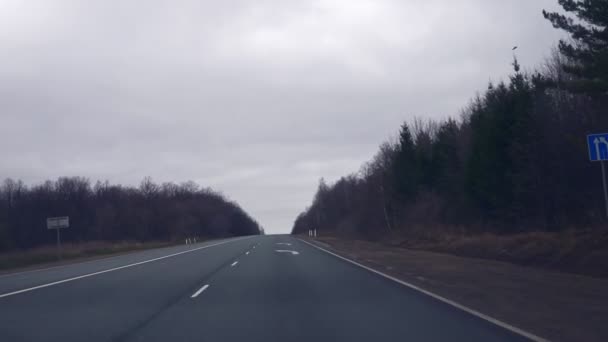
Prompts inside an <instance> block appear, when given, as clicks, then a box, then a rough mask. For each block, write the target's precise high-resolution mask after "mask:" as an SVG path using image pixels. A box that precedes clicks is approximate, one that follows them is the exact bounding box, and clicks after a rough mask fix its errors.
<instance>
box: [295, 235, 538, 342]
mask: <svg viewBox="0 0 608 342" xmlns="http://www.w3.org/2000/svg"><path fill="white" fill-rule="evenodd" d="M297 239H298V240H300V241H302V242H304V243H305V244H307V245H309V246H312V247H314V248H317V249H319V250H321V251H323V252H325V253H328V254H331V255H333V256H335V257H336V258H340V259H342V260H344V261H347V262H349V263H351V264H353V265H356V266H359V267H361V268H364V269H366V270H368V271H370V272H372V273H375V274H377V275H380V276H382V277H384V278H387V279H390V280H392V281H394V282H397V283H399V284H401V285H404V286H407V287H409V288H410V289H413V290H416V291H418V292H421V293H423V294H425V295H427V296H430V297H433V298H435V299H437V300H439V301H441V302H444V303H446V304H448V305H451V306H453V307H456V308H458V309H460V310H462V311H465V312H467V313H469V314H471V315H473V316H477V317H479V318H481V319H483V320H485V321H488V322H490V323H493V324H495V325H497V326H499V327H501V328H504V329H507V330H509V331H511V332H513V333H516V334H518V335H521V336H523V337H526V338H528V339H530V340H532V341H535V342H549V340H547V339H545V338H542V337H540V336H536V335H534V334H532V333H529V332H527V331H524V330H522V329H519V328H517V327H514V326H512V325H510V324H508V323H505V322H502V321H499V320H497V319H496V318H493V317H490V316H488V315H485V314H482V313H481V312H479V311H476V310H474V309H471V308H469V307H466V306H464V305H462V304H459V303H456V302H455V301H453V300H450V299H447V298H445V297H442V296H440V295H437V294H434V293H432V292H430V291H427V290H425V289H422V288H420V287H418V286H416V285H412V284H410V283H407V282H405V281H403V280H401V279H398V278H395V277H393V276H390V275H388V274H386V273H382V272H380V271H377V270H375V269H373V268H371V267H368V266H365V265H362V264H360V263H358V262H356V261H354V260H351V259H348V258H346V257H343V256H341V255H338V254H336V253H334V252H331V251H328V250H326V249H325V248H321V247H319V246H316V245H314V244H312V243H310V242H308V241H304V240H302V239H300V238H297Z"/></svg>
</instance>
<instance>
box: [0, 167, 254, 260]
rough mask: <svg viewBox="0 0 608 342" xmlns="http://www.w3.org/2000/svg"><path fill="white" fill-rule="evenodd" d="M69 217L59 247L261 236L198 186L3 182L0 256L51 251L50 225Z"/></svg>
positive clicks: (230, 205) (235, 209)
mask: <svg viewBox="0 0 608 342" xmlns="http://www.w3.org/2000/svg"><path fill="white" fill-rule="evenodd" d="M54 216H69V217H70V228H67V229H63V230H62V232H61V233H62V240H64V241H66V242H80V241H93V240H105V241H118V240H133V241H142V242H143V241H171V240H177V239H180V240H181V239H183V238H184V237H194V236H198V237H199V238H218V237H229V236H237V235H252V234H260V232H261V228H260V227H259V225H258V224H257V222H255V221H254V220H253V219H252V218H251V217H250V216H249V215H248V214H247V213H245V212H244V211H243V209H241V208H240V207H239V206H238V205H237V204H236V203H234V202H231V201H229V200H227V199H226V198H225V197H224V196H222V195H221V194H220V193H217V192H214V191H213V190H211V189H208V188H200V187H199V186H198V185H197V184H196V183H194V182H185V183H182V184H179V185H178V184H174V183H163V184H160V185H159V184H156V183H154V182H153V181H152V180H151V179H150V178H145V179H144V180H143V181H142V182H141V184H140V185H139V187H127V186H121V185H113V184H110V183H109V182H107V181H105V182H100V181H98V182H96V183H95V184H94V185H92V184H91V182H90V181H89V180H88V179H86V178H81V177H64V178H59V179H57V180H56V181H46V182H44V183H42V184H38V185H33V186H29V187H28V186H26V185H25V184H24V183H23V182H22V181H14V180H12V179H6V180H5V181H4V182H3V183H2V184H1V186H0V251H4V250H13V249H25V248H30V247H35V246H41V245H47V244H53V243H54V241H55V232H54V231H49V230H47V227H46V218H47V217H54Z"/></svg>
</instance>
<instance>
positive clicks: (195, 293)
mask: <svg viewBox="0 0 608 342" xmlns="http://www.w3.org/2000/svg"><path fill="white" fill-rule="evenodd" d="M208 287H209V285H208V284H207V285H204V286H203V287H201V288H200V289H199V290H198V291H196V292H194V294H193V295H192V296H191V297H190V298H196V297H198V295H200V294H201V293H202V292H203V291H205V290H206V289H207V288H208Z"/></svg>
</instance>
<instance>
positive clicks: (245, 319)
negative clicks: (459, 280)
mask: <svg viewBox="0 0 608 342" xmlns="http://www.w3.org/2000/svg"><path fill="white" fill-rule="evenodd" d="M0 341H11V342H18V341H62V342H67V341H77V342H81V341H87V342H93V341H248V342H252V341H264V342H268V341H467V342H470V341H484V342H485V341H527V339H526V338H524V337H522V336H520V335H517V334H515V333H513V332H511V331H508V330H506V329H503V328H501V327H499V326H497V325H494V324H492V323H490V322H488V321H486V320H483V319H480V318H478V317H475V316H473V315H471V314H469V313H466V312H464V311H462V310H459V309H457V308H454V307H452V306H450V305H448V304H445V303H443V302H441V301H438V300H436V299H434V298H432V297H429V296H427V295H424V294H422V293H420V292H418V291H415V290H413V289H410V288H408V287H406V286H403V285H401V284H399V283H397V282H394V281H391V280H390V279H386V278H384V277H382V276H379V275H377V274H374V273H372V272H370V271H368V270H365V269H363V268H361V267H358V266H356V265H353V264H351V263H349V262H347V261H345V260H341V259H339V258H337V257H335V256H333V255H330V254H328V253H326V252H324V251H322V250H319V249H317V248H315V247H312V246H310V245H308V244H306V243H304V242H302V241H300V240H298V239H296V238H295V237H292V236H259V237H244V238H235V239H228V240H220V241H212V242H205V243H200V244H193V245H184V246H178V247H170V248H162V249H155V250H149V251H144V252H137V253H133V254H128V255H122V256H117V257H112V258H107V259H102V260H97V261H91V262H85V263H79V264H72V265H66V266H60V267H56V268H51V269H46V270H38V271H30V272H23V273H16V274H9V275H4V276H0Z"/></svg>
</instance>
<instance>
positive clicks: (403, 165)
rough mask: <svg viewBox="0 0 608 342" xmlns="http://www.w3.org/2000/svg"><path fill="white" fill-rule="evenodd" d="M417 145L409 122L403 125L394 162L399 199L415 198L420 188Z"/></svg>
mask: <svg viewBox="0 0 608 342" xmlns="http://www.w3.org/2000/svg"><path fill="white" fill-rule="evenodd" d="M416 159H417V158H416V146H415V145H414V139H413V138H412V133H411V131H410V128H409V126H408V125H407V123H404V124H403V125H401V130H400V131H399V145H398V147H397V154H396V156H395V163H394V177H395V183H396V184H395V188H396V190H397V191H396V192H397V197H398V199H400V200H402V201H410V200H413V199H414V197H415V196H416V192H417V188H418V180H419V175H418V171H417V165H416Z"/></svg>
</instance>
